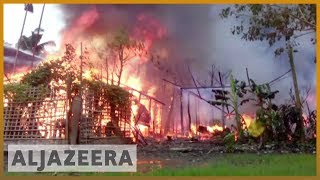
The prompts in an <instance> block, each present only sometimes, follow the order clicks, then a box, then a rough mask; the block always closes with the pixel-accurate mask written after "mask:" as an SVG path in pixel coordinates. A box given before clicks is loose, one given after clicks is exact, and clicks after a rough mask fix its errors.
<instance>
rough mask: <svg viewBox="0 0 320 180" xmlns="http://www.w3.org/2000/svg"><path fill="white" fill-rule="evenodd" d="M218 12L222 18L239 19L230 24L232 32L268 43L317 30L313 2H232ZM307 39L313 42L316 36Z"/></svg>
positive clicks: (249, 39) (280, 48)
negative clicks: (273, 3) (295, 3)
mask: <svg viewBox="0 0 320 180" xmlns="http://www.w3.org/2000/svg"><path fill="white" fill-rule="evenodd" d="M220 15H221V17H222V18H228V17H231V16H233V17H235V18H236V19H239V20H240V24H236V25H235V26H234V27H233V28H232V30H231V32H232V34H236V35H242V38H243V39H245V40H247V41H268V43H269V45H270V46H272V45H274V44H275V43H276V42H277V41H283V40H284V41H286V42H287V41H290V40H294V39H295V38H297V37H300V36H302V35H304V34H309V33H314V32H315V31H316V5H315V4H300V5H272V4H264V5H262V4H249V5H235V6H233V7H228V8H226V9H223V10H222V12H221V14H220ZM310 40H311V42H312V43H313V44H315V42H316V40H315V38H311V39H310ZM285 48H287V47H285ZM295 51H296V50H295ZM282 52H284V47H279V48H278V49H277V50H276V51H275V55H279V54H281V53H282Z"/></svg>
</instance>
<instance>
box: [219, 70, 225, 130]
mask: <svg viewBox="0 0 320 180" xmlns="http://www.w3.org/2000/svg"><path fill="white" fill-rule="evenodd" d="M219 80H220V85H221V87H222V96H223V98H224V97H225V95H224V87H223V83H222V78H221V73H220V72H219ZM222 101H224V99H223V100H222ZM224 106H225V105H224V103H222V104H221V107H222V108H221V109H222V110H221V122H222V127H223V128H224V126H225V116H224Z"/></svg>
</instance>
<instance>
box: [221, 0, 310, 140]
mask: <svg viewBox="0 0 320 180" xmlns="http://www.w3.org/2000/svg"><path fill="white" fill-rule="evenodd" d="M230 16H233V17H235V18H236V19H238V20H240V22H241V23H240V24H237V25H235V26H234V27H233V28H232V29H231V32H232V34H233V35H242V39H244V40H246V41H268V43H269V45H270V46H273V45H277V46H278V45H279V47H277V48H276V50H275V52H274V53H275V55H280V54H282V53H283V52H285V51H286V52H287V54H288V59H289V62H290V67H291V72H292V80H293V86H294V91H295V104H296V107H297V109H298V110H299V111H300V116H302V104H301V98H300V94H299V86H298V81H297V75H296V70H295V65H294V61H293V59H294V52H297V47H298V45H299V44H298V43H297V41H296V40H297V38H299V37H301V36H305V35H306V34H311V33H315V31H316V5H315V4H303V5H271V4H270V5H262V4H255V5H235V6H234V7H228V8H225V9H223V10H222V13H221V17H222V18H228V17H230ZM310 41H311V43H313V44H315V43H316V39H315V38H313V37H312V38H311V39H310ZM300 119H301V121H300V122H299V124H297V127H299V128H298V129H299V131H300V136H301V140H303V139H304V130H303V129H304V122H303V118H300Z"/></svg>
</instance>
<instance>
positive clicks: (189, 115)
mask: <svg viewBox="0 0 320 180" xmlns="http://www.w3.org/2000/svg"><path fill="white" fill-rule="evenodd" d="M188 117H189V133H190V132H191V122H192V121H191V114H190V94H189V93H188Z"/></svg>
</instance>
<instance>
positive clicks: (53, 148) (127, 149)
mask: <svg viewBox="0 0 320 180" xmlns="http://www.w3.org/2000/svg"><path fill="white" fill-rule="evenodd" d="M136 171H137V146H136V145H8V172H136Z"/></svg>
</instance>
